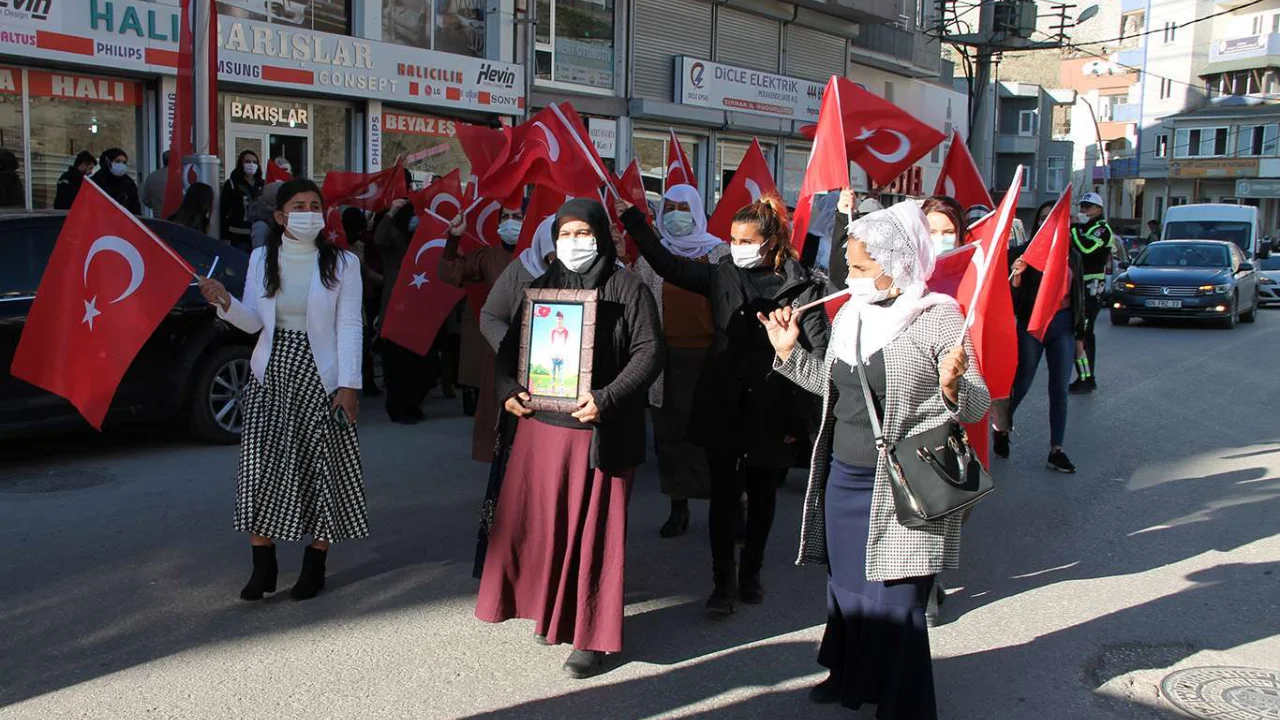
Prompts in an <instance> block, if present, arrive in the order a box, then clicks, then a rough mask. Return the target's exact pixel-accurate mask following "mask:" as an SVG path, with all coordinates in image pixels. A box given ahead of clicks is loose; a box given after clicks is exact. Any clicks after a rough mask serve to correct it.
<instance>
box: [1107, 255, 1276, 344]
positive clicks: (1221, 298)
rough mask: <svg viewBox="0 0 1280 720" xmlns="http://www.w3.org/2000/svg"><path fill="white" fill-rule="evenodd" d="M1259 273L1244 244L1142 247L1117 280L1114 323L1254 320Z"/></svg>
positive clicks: (1227, 323)
mask: <svg viewBox="0 0 1280 720" xmlns="http://www.w3.org/2000/svg"><path fill="white" fill-rule="evenodd" d="M1259 301H1260V296H1259V282H1258V273H1257V272H1256V271H1255V270H1254V267H1253V264H1252V263H1250V262H1249V261H1248V260H1246V259H1245V255H1244V251H1242V250H1241V249H1240V247H1239V246H1238V245H1236V244H1235V243H1232V242H1226V241H1213V240H1161V241H1160V242H1158V243H1152V244H1151V245H1150V246H1148V247H1147V249H1145V250H1143V251H1142V254H1140V255H1139V256H1138V257H1137V259H1136V260H1134V262H1133V264H1132V265H1129V266H1126V268H1125V270H1124V272H1123V273H1122V274H1121V275H1120V276H1119V277H1117V278H1116V282H1115V288H1114V292H1113V293H1112V297H1111V298H1110V303H1111V323H1112V324H1113V325H1127V324H1128V322H1129V319H1130V318H1135V317H1137V318H1186V319H1212V320H1217V321H1218V322H1219V323H1220V324H1221V325H1222V326H1223V327H1228V328H1233V327H1235V326H1236V323H1237V322H1238V321H1240V320H1243V321H1245V322H1253V321H1254V319H1255V318H1256V317H1257V313H1258V307H1259Z"/></svg>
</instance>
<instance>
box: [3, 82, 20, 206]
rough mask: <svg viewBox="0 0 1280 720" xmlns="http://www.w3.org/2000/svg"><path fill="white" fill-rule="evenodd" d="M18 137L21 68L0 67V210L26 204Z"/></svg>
mask: <svg viewBox="0 0 1280 720" xmlns="http://www.w3.org/2000/svg"><path fill="white" fill-rule="evenodd" d="M24 145H25V143H24V142H23V139H22V69H21V68H10V67H0V212H5V211H6V210H24V209H26V207H27V191H26V171H25V170H24V169H23V167H22V158H23V155H24V153H25V147H24Z"/></svg>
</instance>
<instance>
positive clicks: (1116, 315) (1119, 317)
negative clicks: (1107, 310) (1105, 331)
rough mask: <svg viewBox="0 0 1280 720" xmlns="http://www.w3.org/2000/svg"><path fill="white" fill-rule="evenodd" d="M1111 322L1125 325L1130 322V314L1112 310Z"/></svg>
mask: <svg viewBox="0 0 1280 720" xmlns="http://www.w3.org/2000/svg"><path fill="white" fill-rule="evenodd" d="M1111 324H1112V325H1119V326H1121V327H1124V326H1125V325H1128V324H1129V316H1128V315H1125V314H1124V313H1121V312H1116V311H1115V310H1112V311H1111Z"/></svg>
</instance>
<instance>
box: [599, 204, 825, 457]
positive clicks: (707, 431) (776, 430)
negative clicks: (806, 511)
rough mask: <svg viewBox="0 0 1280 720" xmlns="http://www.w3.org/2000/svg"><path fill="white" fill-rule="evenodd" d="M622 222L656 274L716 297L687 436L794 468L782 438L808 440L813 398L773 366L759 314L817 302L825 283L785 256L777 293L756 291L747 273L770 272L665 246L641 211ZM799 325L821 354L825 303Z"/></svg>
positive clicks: (719, 448) (718, 448)
mask: <svg viewBox="0 0 1280 720" xmlns="http://www.w3.org/2000/svg"><path fill="white" fill-rule="evenodd" d="M622 222H623V224H624V225H625V226H626V229H627V232H628V233H629V234H630V235H631V237H632V238H633V239H634V240H635V241H636V245H638V246H639V248H640V252H641V253H642V254H643V255H644V258H645V260H647V261H648V262H649V265H650V266H651V267H653V269H654V271H655V272H656V273H658V274H659V275H661V276H662V277H663V278H664V279H665V280H666V281H667V282H670V283H671V284H673V285H676V286H677V287H681V288H684V289H685V290H688V291H690V292H696V293H699V294H701V295H705V296H706V297H707V298H708V299H710V301H711V316H712V321H713V323H714V325H715V335H714V337H713V338H712V342H711V347H710V348H708V350H707V361H706V364H705V365H704V366H703V368H702V375H701V376H700V377H699V378H698V386H697V389H696V390H695V392H694V400H693V412H692V414H691V416H690V420H689V431H688V436H687V437H688V438H689V440H690V442H693V443H695V444H697V445H700V446H702V447H705V448H707V449H709V450H715V451H718V452H725V453H731V454H733V455H735V456H737V457H739V458H741V460H742V461H743V462H744V463H746V464H747V465H751V466H754V467H765V468H788V467H791V465H792V462H793V461H794V460H795V448H794V447H793V446H792V445H790V444H788V443H786V442H785V441H784V439H785V438H786V437H787V436H788V435H790V436H792V437H794V438H796V439H797V440H799V441H800V442H804V440H805V438H806V436H807V435H808V434H809V432H810V430H811V429H812V419H813V415H814V413H813V407H814V405H813V403H814V401H815V398H814V396H812V395H810V394H809V393H806V392H805V391H803V390H801V389H800V388H799V387H798V386H796V385H795V383H792V382H791V381H789V380H787V379H786V378H784V377H782V376H781V375H779V374H777V373H775V372H773V360H774V355H775V353H774V350H773V345H771V344H770V343H769V336H768V334H767V333H766V332H765V329H764V326H763V325H762V324H761V323H760V321H759V320H758V319H757V318H756V313H757V312H766V313H767V312H770V311H772V310H775V309H777V308H779V307H782V306H784V305H792V306H795V305H803V304H805V303H808V302H810V301H812V300H816V299H818V298H820V297H822V292H823V289H824V285H823V284H821V283H819V282H818V281H816V280H815V279H814V278H813V277H812V276H811V275H810V274H809V272H808V271H806V270H805V269H804V268H803V267H802V266H801V265H800V263H799V262H797V261H795V260H788V261H787V262H786V264H785V265H784V267H783V272H782V276H781V277H780V278H778V280H779V282H777V283H775V284H774V286H773V289H772V291H771V292H770V293H769V294H768V295H767V296H757V295H756V293H755V291H753V290H752V287H754V285H755V283H753V282H752V280H751V279H750V278H749V277H748V273H768V272H771V271H770V270H768V269H754V270H743V269H741V268H739V267H738V266H736V265H734V264H733V262H732V260H730V259H728V258H726V259H724V260H721V261H720V262H719V263H718V264H715V265H711V264H708V263H699V262H692V261H689V260H684V259H683V258H679V257H676V256H675V255H672V254H671V253H670V252H668V251H667V249H666V248H664V247H663V246H662V243H661V242H660V241H659V240H658V236H657V234H656V233H655V232H654V230H653V228H652V227H650V226H649V223H648V222H647V221H646V220H645V218H644V215H643V214H642V213H641V212H640V211H639V210H636V209H632V210H629V211H627V213H625V214H624V215H623V216H622ZM800 328H801V332H800V344H801V346H803V347H804V348H805V349H807V350H810V351H811V352H813V353H814V354H815V355H817V356H819V357H821V356H822V355H823V354H824V353H825V351H826V347H827V335H828V331H829V326H828V323H827V316H826V313H824V312H822V311H821V308H815V309H814V310H812V311H810V312H807V313H805V315H804V316H803V318H802V319H801V324H800Z"/></svg>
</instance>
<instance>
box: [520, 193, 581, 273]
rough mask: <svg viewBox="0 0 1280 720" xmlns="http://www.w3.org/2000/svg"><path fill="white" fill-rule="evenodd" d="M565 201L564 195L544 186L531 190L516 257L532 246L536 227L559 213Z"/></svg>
mask: <svg viewBox="0 0 1280 720" xmlns="http://www.w3.org/2000/svg"><path fill="white" fill-rule="evenodd" d="M567 199H568V198H566V197H565V195H564V193H562V192H560V191H558V190H556V189H554V188H549V187H547V186H545V185H538V186H535V187H534V188H533V195H532V196H531V197H530V198H529V207H528V209H526V210H525V211H524V223H523V224H522V225H521V226H520V239H519V240H517V241H516V249H515V254H516V255H517V256H518V255H520V253H522V252H524V251H525V250H528V249H529V248H530V247H532V246H533V234H534V233H535V232H537V230H538V226H539V225H541V224H542V223H543V221H544V220H546V219H547V218H549V217H553V216H554V215H555V214H556V213H557V212H559V211H560V206H561V205H564V202H565V200H567Z"/></svg>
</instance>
